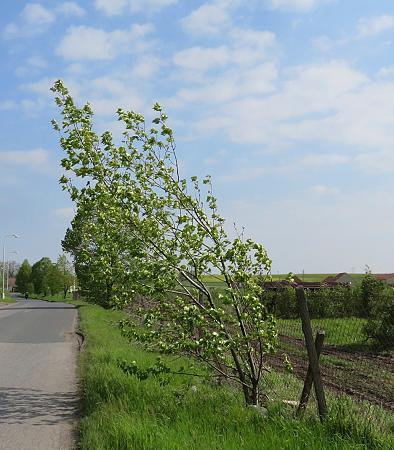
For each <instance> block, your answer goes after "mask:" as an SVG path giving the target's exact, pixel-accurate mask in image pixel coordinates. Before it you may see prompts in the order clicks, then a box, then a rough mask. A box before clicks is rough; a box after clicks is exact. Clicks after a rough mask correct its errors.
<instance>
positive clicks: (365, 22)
mask: <svg viewBox="0 0 394 450" xmlns="http://www.w3.org/2000/svg"><path fill="white" fill-rule="evenodd" d="M393 28H394V16H393V15H389V14H383V15H381V16H377V17H371V18H362V19H360V20H359V21H358V25H357V30H358V32H359V34H360V35H361V36H365V37H368V36H376V35H378V34H380V33H383V32H385V31H388V30H392V29H393Z"/></svg>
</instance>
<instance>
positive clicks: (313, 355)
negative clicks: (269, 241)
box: [296, 286, 327, 421]
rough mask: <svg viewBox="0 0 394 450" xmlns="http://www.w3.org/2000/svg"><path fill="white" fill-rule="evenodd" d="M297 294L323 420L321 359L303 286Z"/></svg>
mask: <svg viewBox="0 0 394 450" xmlns="http://www.w3.org/2000/svg"><path fill="white" fill-rule="evenodd" d="M296 295H297V300H298V306H299V309H300V315H301V321H302V331H303V333H304V336H305V344H306V349H307V351H308V358H309V365H310V367H311V372H312V378H313V384H314V386H315V394H316V400H317V405H318V408H319V416H320V420H321V421H323V420H324V419H325V417H326V416H327V404H326V397H325V395H324V389H323V383H322V379H321V374H320V367H319V359H318V356H317V352H316V348H315V344H314V342H313V334H312V326H311V320H310V317H309V311H308V305H307V303H306V298H305V292H304V288H303V287H302V286H297V288H296Z"/></svg>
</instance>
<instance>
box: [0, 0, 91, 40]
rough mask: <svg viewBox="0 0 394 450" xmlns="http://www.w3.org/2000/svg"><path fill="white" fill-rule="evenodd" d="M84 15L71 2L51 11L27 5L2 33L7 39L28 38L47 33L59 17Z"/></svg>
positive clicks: (78, 7)
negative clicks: (15, 20) (16, 19)
mask: <svg viewBox="0 0 394 450" xmlns="http://www.w3.org/2000/svg"><path fill="white" fill-rule="evenodd" d="M84 14H85V10H84V9H82V8H81V7H80V6H79V5H78V4H77V3H75V2H71V1H70V2H63V3H60V4H58V5H57V6H55V7H54V8H53V9H49V8H45V7H44V6H43V5H41V4H40V3H27V4H26V5H25V7H24V8H23V9H22V11H21V13H20V14H19V20H18V21H17V22H11V23H9V24H7V25H6V26H5V28H4V31H3V33H4V36H5V37H6V38H8V39H13V38H23V37H30V36H34V35H36V34H40V33H43V32H45V31H47V29H48V28H49V27H50V26H51V25H52V24H53V23H54V22H55V21H56V18H57V16H59V15H62V16H78V17H81V16H83V15H84Z"/></svg>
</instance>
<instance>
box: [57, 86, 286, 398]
mask: <svg viewBox="0 0 394 450" xmlns="http://www.w3.org/2000/svg"><path fill="white" fill-rule="evenodd" d="M52 90H53V92H54V93H55V94H56V103H57V105H58V106H59V108H60V110H61V115H62V119H61V121H60V122H57V121H55V120H54V121H53V122H52V123H53V126H54V128H55V129H56V130H57V131H58V132H59V133H60V144H61V147H62V148H63V150H64V152H65V157H64V158H63V160H62V163H61V164H62V166H63V168H64V170H65V173H64V175H63V176H62V177H61V179H60V183H61V185H62V187H63V189H65V190H67V191H68V192H69V193H70V196H71V199H72V200H73V201H74V202H75V204H76V209H77V213H78V212H81V214H84V212H85V214H86V213H87V211H91V210H94V211H95V216H96V219H95V220H94V221H92V222H90V224H89V227H88V229H89V231H88V236H90V237H93V238H94V239H97V238H98V239H101V240H102V242H103V236H102V235H101V232H102V231H103V229H105V233H106V235H105V242H108V243H109V244H108V245H113V247H114V248H116V249H117V253H118V255H119V259H120V261H121V264H122V265H123V267H124V270H125V271H126V272H127V280H126V279H125V283H124V285H123V286H122V289H118V291H119V292H118V293H117V294H115V295H114V296H113V299H112V301H113V303H114V304H118V305H125V304H128V305H129V306H128V311H129V313H130V316H129V319H128V320H126V321H124V323H123V329H124V331H125V332H126V333H127V334H128V335H129V336H130V337H132V338H133V339H137V340H138V341H140V342H143V343H144V344H145V345H146V346H147V347H149V348H153V349H155V350H159V351H161V352H164V353H172V354H182V355H191V356H193V357H194V358H196V359H198V360H200V361H202V362H203V363H204V364H206V365H207V366H208V367H210V368H212V369H213V370H214V373H216V374H220V375H221V376H225V377H227V378H229V379H232V380H233V381H235V382H237V383H239V385H240V386H241V387H242V389H243V394H244V398H245V402H246V403H247V404H254V405H257V404H259V402H260V401H261V399H262V398H263V395H264V385H263V383H262V380H263V375H264V372H265V371H267V370H269V368H268V366H267V358H266V356H267V354H269V353H270V352H272V351H273V350H274V347H275V345H276V341H277V331H276V324H275V320H274V318H273V316H272V315H270V314H269V313H268V312H267V310H266V308H265V306H264V304H263V302H262V301H261V287H260V286H259V283H258V278H259V276H260V275H261V274H264V273H265V274H266V273H269V271H270V266H271V261H270V259H269V257H268V255H267V252H266V250H265V249H264V247H263V245H261V244H260V243H256V242H253V241H252V240H250V239H244V237H243V235H242V234H240V235H237V236H236V237H235V238H233V239H231V238H230V237H229V236H228V234H227V232H226V230H225V228H224V219H223V217H222V216H221V215H220V214H219V212H218V208H217V201H216V198H215V196H214V194H213V190H212V184H211V179H210V177H205V178H203V179H202V181H199V179H198V178H197V177H191V179H185V178H182V177H181V175H180V170H179V165H178V161H177V155H176V152H175V141H174V136H173V131H172V129H171V128H170V127H169V126H168V123H167V116H166V114H165V113H164V112H163V110H162V108H161V106H160V105H158V104H155V105H154V107H153V110H154V114H155V117H154V119H153V120H152V122H151V123H148V121H147V120H146V119H145V118H144V117H143V116H142V115H141V114H139V113H136V112H133V111H124V110H122V109H119V110H118V112H117V115H118V119H119V121H121V122H122V124H123V126H124V132H123V134H122V137H121V139H120V141H119V142H117V143H116V142H115V141H114V139H113V136H112V134H111V133H110V132H108V131H106V132H104V133H102V134H101V135H98V134H97V133H96V132H95V131H94V129H93V111H92V108H91V106H90V105H89V104H85V105H84V106H82V107H78V106H77V105H76V104H75V103H74V101H73V99H72V97H71V96H70V94H69V92H68V90H67V88H66V87H65V86H64V85H63V83H62V82H61V81H57V82H56V83H55V84H54V86H53V88H52ZM85 238H86V235H85ZM113 257H114V255H113V252H111V251H108V252H106V251H102V252H100V254H99V259H98V260H96V261H95V270H96V271H97V274H96V275H97V276H98V275H99V273H100V271H101V272H102V273H107V272H108V270H109V269H110V267H111V264H114V262H113V261H112V258H113ZM116 263H119V261H116ZM208 274H211V276H214V275H215V274H219V278H220V280H223V281H224V284H225V289H223V290H222V291H221V292H220V293H219V295H215V293H213V292H212V290H211V289H209V286H208V285H207V283H206V281H205V280H206V276H207V275H208Z"/></svg>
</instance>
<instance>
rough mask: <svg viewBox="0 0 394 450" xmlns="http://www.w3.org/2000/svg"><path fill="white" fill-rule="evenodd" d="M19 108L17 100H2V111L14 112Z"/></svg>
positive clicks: (0, 109)
mask: <svg viewBox="0 0 394 450" xmlns="http://www.w3.org/2000/svg"><path fill="white" fill-rule="evenodd" d="M17 107H18V105H17V103H16V101H15V100H0V111H12V110H13V109H16V108H17Z"/></svg>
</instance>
